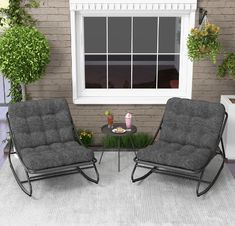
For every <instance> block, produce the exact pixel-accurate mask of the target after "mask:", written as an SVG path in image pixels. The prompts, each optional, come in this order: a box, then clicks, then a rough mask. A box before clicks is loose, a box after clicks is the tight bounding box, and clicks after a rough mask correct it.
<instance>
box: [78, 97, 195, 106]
mask: <svg viewBox="0 0 235 226" xmlns="http://www.w3.org/2000/svg"><path fill="white" fill-rule="evenodd" d="M171 97H172V96H158V97H153V96H135V97H130V96H126V97H118V96H114V97H103V96H102V97H95V96H92V97H91V96H90V97H79V98H76V99H73V103H74V104H81V105H82V104H91V105H96V104H123V105H125V104H151V105H152V104H166V102H167V100H168V99H170V98H171ZM177 97H181V98H191V97H190V96H177Z"/></svg>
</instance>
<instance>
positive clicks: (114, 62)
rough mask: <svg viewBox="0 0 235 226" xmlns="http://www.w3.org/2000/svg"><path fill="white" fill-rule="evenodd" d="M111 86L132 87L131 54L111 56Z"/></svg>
mask: <svg viewBox="0 0 235 226" xmlns="http://www.w3.org/2000/svg"><path fill="white" fill-rule="evenodd" d="M108 64H109V69H108V79H109V88H131V56H129V55H125V56H123V55H112V56H109V63H108Z"/></svg>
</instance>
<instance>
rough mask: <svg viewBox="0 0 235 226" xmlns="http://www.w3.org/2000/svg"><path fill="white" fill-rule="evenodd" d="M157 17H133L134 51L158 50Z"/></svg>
mask: <svg viewBox="0 0 235 226" xmlns="http://www.w3.org/2000/svg"><path fill="white" fill-rule="evenodd" d="M157 20H158V18H157V17H139V18H136V17H134V18H133V42H134V43H133V44H134V48H133V49H134V50H133V52H134V53H156V52H157Z"/></svg>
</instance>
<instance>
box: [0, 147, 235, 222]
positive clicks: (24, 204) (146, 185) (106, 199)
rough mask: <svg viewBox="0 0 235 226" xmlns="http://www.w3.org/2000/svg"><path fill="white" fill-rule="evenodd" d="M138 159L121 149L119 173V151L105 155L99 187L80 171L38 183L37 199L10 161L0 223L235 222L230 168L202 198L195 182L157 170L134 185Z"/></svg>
mask: <svg viewBox="0 0 235 226" xmlns="http://www.w3.org/2000/svg"><path fill="white" fill-rule="evenodd" d="M96 156H97V157H99V156H100V153H96ZM133 157H134V156H133V153H121V172H120V173H118V172H117V153H110V152H109V153H105V154H104V157H103V161H102V163H101V165H98V170H99V172H100V183H99V184H98V185H96V184H93V183H90V182H88V181H87V180H86V179H84V178H83V177H82V176H81V175H80V174H75V175H70V176H64V177H58V178H53V179H48V180H43V181H37V182H33V197H32V198H29V197H28V196H27V195H25V194H24V193H23V192H22V191H21V190H20V188H19V187H18V185H17V183H16V182H15V179H14V178H13V175H12V172H11V171H10V168H9V164H8V161H6V162H5V164H4V165H3V167H2V168H1V169H0V225H1V226H21V225H22V226H34V225H42V226H47V225H49V226H50V225H53V226H54V225H55V226H67V225H68V226H70V225H71V226H73V225H76V226H96V225H97V226H132V225H135V226H142V225H143V226H156V225H160V226H161V225H164V226H171V225H177V226H196V225H197V226H198V225H203V226H204V225H205V226H217V225H218V226H223V225H231V226H232V225H235V180H234V179H233V178H232V175H231V174H230V172H229V171H228V169H227V168H226V167H225V168H224V170H223V172H222V174H221V175H220V177H219V179H218V181H217V183H216V184H215V186H214V187H213V188H212V189H211V191H209V193H208V194H206V195H205V196H202V197H200V198H197V197H196V194H195V189H196V183H195V182H194V181H190V180H186V179H181V178H176V177H172V176H166V175H159V174H152V175H151V176H150V177H148V178H147V179H145V180H144V181H142V182H140V183H135V184H133V183H132V182H131V180H130V175H131V171H132V169H133V166H134V164H133V160H132V159H133ZM216 166H218V160H215V161H214V164H213V166H212V167H216ZM142 172H143V171H142ZM208 173H210V172H208Z"/></svg>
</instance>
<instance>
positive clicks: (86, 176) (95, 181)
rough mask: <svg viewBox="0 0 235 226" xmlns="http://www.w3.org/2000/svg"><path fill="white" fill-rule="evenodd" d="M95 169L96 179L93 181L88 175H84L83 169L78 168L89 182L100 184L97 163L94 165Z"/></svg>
mask: <svg viewBox="0 0 235 226" xmlns="http://www.w3.org/2000/svg"><path fill="white" fill-rule="evenodd" d="M93 167H94V169H95V173H96V179H93V178H91V177H89V176H88V175H87V174H85V173H84V171H83V170H82V169H80V168H78V169H79V170H80V173H81V174H82V176H84V177H85V178H86V179H87V180H89V181H91V182H93V183H95V184H98V183H99V173H98V170H97V168H96V165H95V163H93Z"/></svg>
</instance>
